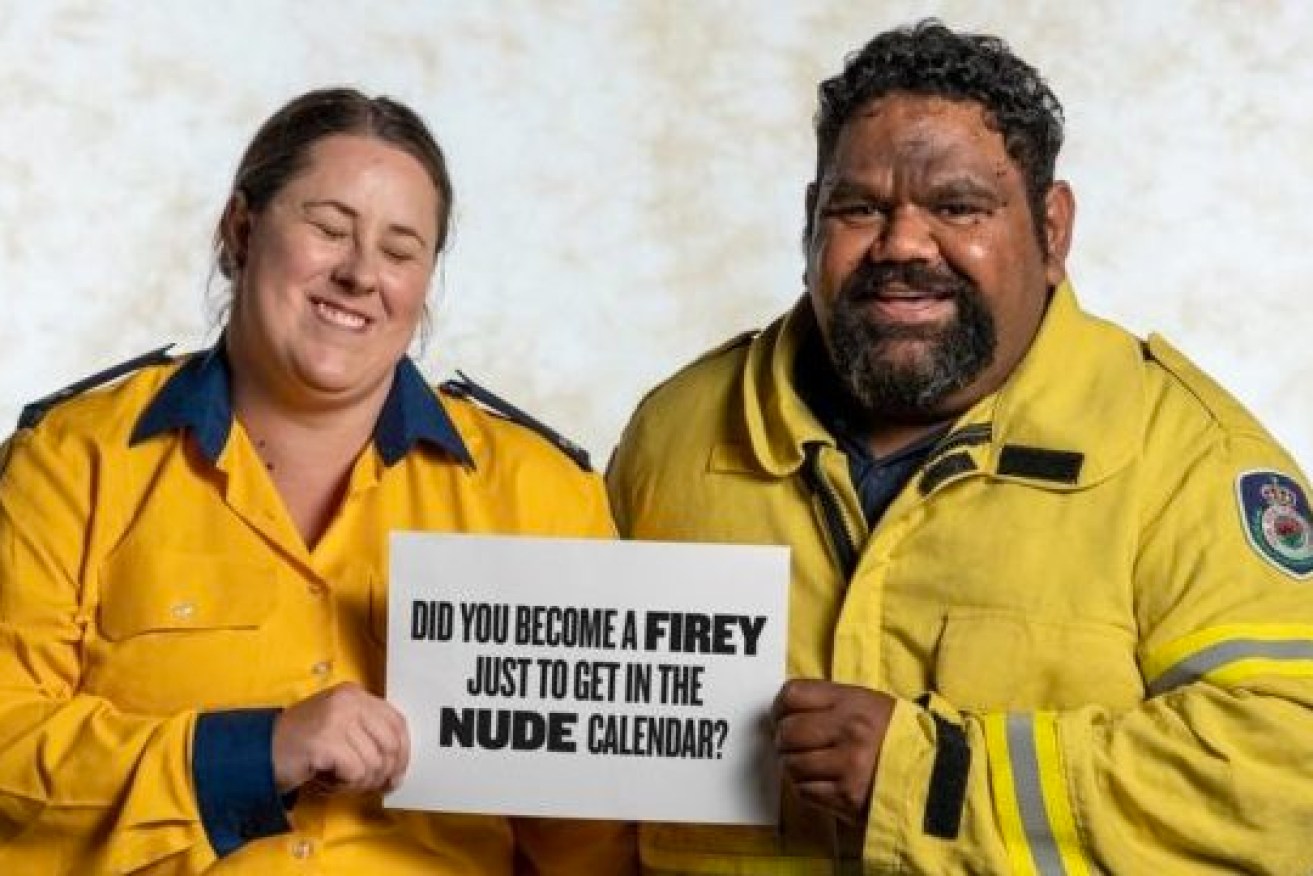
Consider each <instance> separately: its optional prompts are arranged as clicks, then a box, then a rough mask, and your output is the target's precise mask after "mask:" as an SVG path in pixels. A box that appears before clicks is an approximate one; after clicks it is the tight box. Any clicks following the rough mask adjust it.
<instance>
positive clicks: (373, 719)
mask: <svg viewBox="0 0 1313 876" xmlns="http://www.w3.org/2000/svg"><path fill="white" fill-rule="evenodd" d="M273 749H274V751H273V759H274V781H275V783H276V784H277V787H278V793H280V794H286V793H287V792H289V791H293V790H295V789H297V788H300V787H301V786H302V785H304V784H306V783H307V782H310V781H312V780H313V781H314V782H315V785H316V787H319V788H322V789H324V790H326V791H329V792H368V791H384V792H386V791H390V790H391V789H392V788H394V787H396V786H397V784H398V783H399V782H400V781H401V777H402V776H403V775H404V774H405V772H406V767H407V765H408V764H409V763H410V734H409V732H407V730H406V719H405V718H403V717H402V716H401V713H400V712H398V711H397V710H396V709H394V708H392V706H390V705H388V703H387V702H386V701H385V700H382V699H380V698H378V697H376V696H374V695H373V694H371V693H369V692H368V691H366V690H365V689H364V688H362V687H360V685H358V684H352V683H350V682H348V683H345V684H339V685H337V686H336V687H332V688H329V689H328V690H326V691H323V692H322V693H318V694H315V695H314V696H312V697H310V698H309V699H305V700H302V701H301V702H299V703H297V704H296V705H294V706H291V707H289V708H288V709H286V710H284V711H283V712H282V713H281V714H280V715H279V716H278V720H277V721H276V722H275V723H274V742H273Z"/></svg>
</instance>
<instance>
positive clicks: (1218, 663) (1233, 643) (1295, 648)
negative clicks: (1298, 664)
mask: <svg viewBox="0 0 1313 876" xmlns="http://www.w3.org/2000/svg"><path fill="white" fill-rule="evenodd" d="M1254 658H1258V659H1266V660H1313V642H1309V641H1307V640H1303V639H1297V640H1294V641H1291V640H1286V641H1281V642H1273V641H1267V640H1264V639H1230V640H1228V641H1225V642H1218V643H1217V644H1216V645H1211V646H1209V647H1207V648H1205V649H1204V650H1202V651H1198V652H1196V653H1194V654H1191V655H1190V656H1189V657H1187V658H1185V659H1184V660H1182V661H1181V662H1180V663H1177V664H1175V665H1174V666H1172V667H1170V668H1169V669H1168V670H1167V671H1166V672H1164V673H1163V674H1162V675H1160V676H1158V677H1157V678H1155V679H1154V680H1153V681H1151V682H1149V695H1150V696H1157V695H1158V694H1161V693H1166V692H1167V691H1169V690H1173V689H1174V688H1178V687H1181V686H1182V685H1186V684H1189V683H1190V682H1192V681H1198V680H1199V679H1201V678H1203V677H1204V676H1205V675H1207V674H1208V673H1210V672H1212V671H1213V670H1215V669H1218V668H1220V667H1222V666H1226V665H1227V664H1228V663H1235V662H1237V661H1240V660H1251V659H1254Z"/></svg>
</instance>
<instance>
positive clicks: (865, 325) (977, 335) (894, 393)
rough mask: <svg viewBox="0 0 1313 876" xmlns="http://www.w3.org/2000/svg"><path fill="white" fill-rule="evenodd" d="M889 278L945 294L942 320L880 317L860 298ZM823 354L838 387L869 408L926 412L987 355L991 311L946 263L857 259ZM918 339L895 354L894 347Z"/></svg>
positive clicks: (974, 372)
mask: <svg viewBox="0 0 1313 876" xmlns="http://www.w3.org/2000/svg"><path fill="white" fill-rule="evenodd" d="M891 284H899V285H902V286H904V287H906V288H909V289H914V290H916V291H918V292H920V293H923V294H929V295H935V296H940V297H944V298H952V299H953V301H954V302H955V303H956V308H955V310H956V315H955V316H954V317H953V318H952V319H951V320H950V321H949V322H947V323H937V324H926V325H917V324H899V323H893V324H890V323H886V322H883V321H882V320H880V319H878V318H874V317H872V316H871V313H870V311H869V310H868V309H867V306H868V304H869V302H870V301H872V300H873V299H875V298H876V297H877V296H879V295H880V293H881V292H882V291H883V290H884V288H885V287H887V286H889V285H891ZM826 329H827V331H826V335H827V336H828V340H829V344H828V347H829V354H830V361H831V363H832V364H833V365H834V369H835V371H836V372H838V375H839V379H840V381H841V382H842V383H843V385H844V388H845V389H846V390H847V392H848V394H849V395H850V396H851V397H852V400H853V401H854V402H856V403H857V404H858V405H860V407H861V408H862V409H863V411H864V413H866V414H867V415H868V416H881V415H884V416H888V415H891V414H892V415H901V416H913V417H925V418H933V417H935V415H936V414H937V413H939V410H938V409H939V406H940V404H941V403H942V402H943V401H944V399H946V398H947V397H948V396H950V395H952V394H953V393H954V392H956V391H957V390H959V389H962V388H963V387H965V386H967V385H968V384H970V383H971V381H972V380H974V379H975V378H976V377H978V376H979V375H980V374H981V372H983V371H984V370H985V369H986V368H988V367H989V365H990V363H991V362H993V361H994V347H995V343H996V340H997V336H996V334H995V330H994V317H993V315H992V314H991V313H990V312H989V309H988V308H987V307H986V306H985V302H984V298H983V297H982V296H981V294H980V290H979V289H977V288H976V285H975V284H974V283H972V282H971V281H970V280H969V279H967V278H966V277H964V276H962V275H961V274H958V273H957V272H955V271H952V270H951V269H949V268H943V269H934V268H930V267H928V266H926V265H923V264H920V263H918V262H894V263H890V262H884V263H877V264H872V263H867V264H864V265H862V266H861V267H860V268H858V269H857V270H856V271H854V272H853V274H852V276H850V277H849V278H848V280H847V281H846V282H845V283H844V284H843V287H842V288H841V289H840V290H839V294H838V296H836V298H835V301H834V306H833V308H832V310H831V311H830V316H829V324H828V326H826ZM909 342H911V343H917V344H918V346H920V347H921V349H920V350H918V351H916V352H915V353H914V354H912V355H900V354H899V353H897V352H895V349H894V348H895V347H897V346H899V345H904V344H907V343H909Z"/></svg>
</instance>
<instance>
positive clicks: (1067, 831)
mask: <svg viewBox="0 0 1313 876" xmlns="http://www.w3.org/2000/svg"><path fill="white" fill-rule="evenodd" d="M1034 722H1035V759H1036V761H1038V763H1039V781H1040V787H1041V788H1042V789H1043V792H1044V809H1045V811H1046V812H1048V815H1049V830H1050V831H1051V832H1052V835H1053V841H1054V844H1055V845H1056V846H1057V847H1058V855H1059V856H1060V857H1061V858H1062V868H1063V870H1064V871H1066V873H1067V876H1089V874H1090V862H1089V860H1088V859H1087V858H1086V857H1085V849H1084V847H1083V846H1082V845H1081V841H1080V835H1079V834H1078V833H1077V831H1076V815H1075V813H1074V812H1073V811H1072V808H1071V798H1070V797H1069V796H1068V794H1067V779H1066V775H1065V772H1064V770H1063V768H1062V749H1061V748H1060V747H1059V745H1058V721H1057V716H1056V715H1055V714H1054V713H1052V712H1039V713H1037V714H1036V715H1035V718H1034Z"/></svg>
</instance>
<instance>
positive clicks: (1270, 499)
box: [1236, 471, 1313, 579]
mask: <svg viewBox="0 0 1313 876" xmlns="http://www.w3.org/2000/svg"><path fill="white" fill-rule="evenodd" d="M1236 494H1237V496H1238V497H1239V499H1240V516H1241V518H1242V519H1243V520H1244V526H1245V535H1246V536H1247V537H1248V538H1249V543H1250V544H1251V545H1253V547H1254V550H1256V551H1258V553H1259V555H1261V556H1262V557H1263V558H1264V559H1265V560H1267V561H1268V562H1270V563H1272V564H1273V565H1274V566H1276V567H1277V568H1279V569H1280V570H1281V571H1283V572H1285V573H1286V574H1288V575H1293V576H1294V577H1296V578H1301V579H1302V578H1308V577H1309V576H1310V575H1313V523H1310V522H1309V521H1310V517H1311V516H1313V515H1310V514H1309V505H1308V499H1307V498H1305V496H1304V491H1303V489H1302V488H1301V487H1300V486H1299V484H1298V483H1297V482H1296V481H1295V480H1294V479H1293V478H1291V477H1289V476H1287V475H1284V474H1281V473H1280V472H1275V471H1248V472H1245V473H1244V474H1242V475H1240V477H1239V478H1238V479H1237V480H1236Z"/></svg>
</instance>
